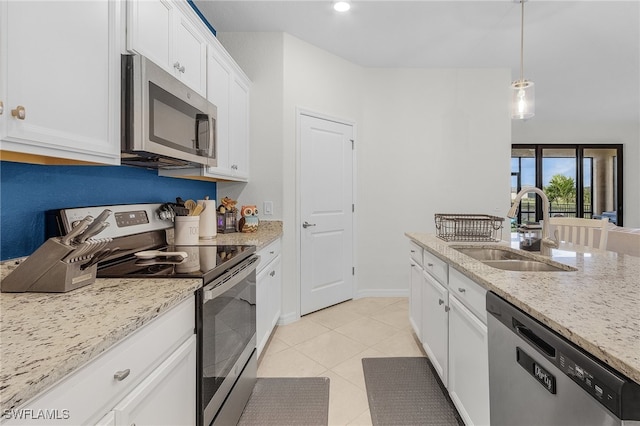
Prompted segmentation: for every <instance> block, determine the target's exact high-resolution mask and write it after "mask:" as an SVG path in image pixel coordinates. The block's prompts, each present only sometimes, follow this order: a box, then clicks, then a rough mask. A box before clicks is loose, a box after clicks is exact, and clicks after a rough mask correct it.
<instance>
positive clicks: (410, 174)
mask: <svg viewBox="0 0 640 426" xmlns="http://www.w3.org/2000/svg"><path fill="white" fill-rule="evenodd" d="M509 78H510V75H509V71H508V70H507V69H482V70H480V69H469V70H455V69H436V70H426V69H368V70H366V72H365V79H364V84H365V87H366V90H364V91H363V109H364V120H363V122H362V126H361V128H362V131H361V137H360V141H359V143H358V164H359V171H358V197H359V202H358V204H357V208H356V213H357V220H358V225H359V229H358V230H359V235H358V239H357V254H358V271H359V274H358V287H359V288H358V290H359V294H360V296H368V295H370V296H375V295H387V294H388V295H394V294H395V295H398V294H403V293H399V292H398V290H402V291H404V290H405V289H406V285H407V283H408V282H409V268H408V263H407V253H408V244H407V238H406V237H405V236H404V233H405V232H407V231H410V232H411V231H415V232H435V225H434V214H435V213H485V214H493V215H497V216H501V217H504V216H505V215H506V213H507V211H508V210H509V207H510V204H509V203H510V200H509V174H510V169H509V168H510V162H509V158H510V148H511V145H510V118H509V106H508V99H509V93H508V87H509ZM505 223H506V222H505ZM507 229H508V228H507ZM507 232H508V231H507ZM505 236H506V235H505ZM404 294H406V293H404Z"/></svg>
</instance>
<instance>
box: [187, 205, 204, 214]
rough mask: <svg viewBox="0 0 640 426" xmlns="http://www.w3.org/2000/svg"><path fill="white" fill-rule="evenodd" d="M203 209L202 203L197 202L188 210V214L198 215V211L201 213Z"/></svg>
mask: <svg viewBox="0 0 640 426" xmlns="http://www.w3.org/2000/svg"><path fill="white" fill-rule="evenodd" d="M203 210H204V206H203V205H202V204H198V205H197V206H195V207H194V209H193V210H189V216H200V213H202V211H203Z"/></svg>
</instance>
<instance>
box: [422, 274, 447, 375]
mask: <svg viewBox="0 0 640 426" xmlns="http://www.w3.org/2000/svg"><path fill="white" fill-rule="evenodd" d="M422 276H423V282H424V284H423V286H422V345H423V347H424V350H425V351H426V352H427V355H428V356H429V360H430V361H431V363H432V364H433V366H434V367H435V369H436V371H437V372H438V375H439V376H440V379H441V380H442V383H443V384H444V385H445V386H447V380H448V370H447V368H448V366H447V362H448V356H449V353H448V345H449V333H448V331H449V330H448V327H449V324H448V316H449V315H448V311H449V295H448V291H447V289H446V288H445V287H443V286H442V285H441V284H440V283H439V282H437V281H436V280H435V279H434V278H433V277H432V276H431V275H429V274H428V273H426V272H425V273H423V274H422Z"/></svg>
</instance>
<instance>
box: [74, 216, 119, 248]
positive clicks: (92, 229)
mask: <svg viewBox="0 0 640 426" xmlns="http://www.w3.org/2000/svg"><path fill="white" fill-rule="evenodd" d="M110 214H111V210H109V209H104V210H103V211H102V213H100V214H99V215H98V217H97V218H96V219H95V220H94V221H93V223H92V224H91V225H89V227H88V228H87V229H85V231H84V232H83V233H82V234H81V235H80V236H79V237H78V238H79V239H78V242H79V243H84V242H85V241H86V240H88V239H89V238H91V237H93V236H95V235H98V234H99V233H100V232H102V231H103V230H104V229H105V228H106V227H107V226H109V222H105V221H106V220H107V218H108V217H109V215H110Z"/></svg>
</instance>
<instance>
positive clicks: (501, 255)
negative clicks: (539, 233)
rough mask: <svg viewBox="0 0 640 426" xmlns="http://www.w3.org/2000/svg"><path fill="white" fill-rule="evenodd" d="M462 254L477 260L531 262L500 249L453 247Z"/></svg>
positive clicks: (524, 257) (526, 258) (517, 254)
mask: <svg viewBox="0 0 640 426" xmlns="http://www.w3.org/2000/svg"><path fill="white" fill-rule="evenodd" d="M453 248H455V249H456V250H458V251H459V252H460V253H462V254H466V255H467V256H469V257H473V258H474V259H476V260H480V261H485V260H531V259H530V258H528V257H526V256H523V255H521V254H519V253H514V252H512V251H508V250H502V249H499V248H485V247H453Z"/></svg>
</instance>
